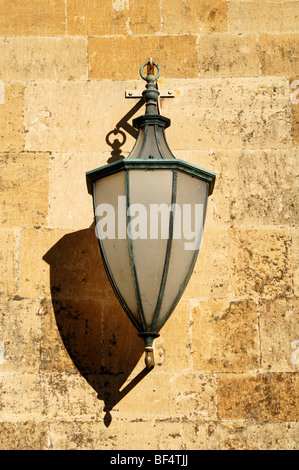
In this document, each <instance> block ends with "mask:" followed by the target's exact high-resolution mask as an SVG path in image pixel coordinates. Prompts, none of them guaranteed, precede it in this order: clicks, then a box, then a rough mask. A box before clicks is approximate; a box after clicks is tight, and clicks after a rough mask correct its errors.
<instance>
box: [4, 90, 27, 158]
mask: <svg viewBox="0 0 299 470" xmlns="http://www.w3.org/2000/svg"><path fill="white" fill-rule="evenodd" d="M2 87H3V88H4V90H3V93H2V95H3V96H2V99H1V101H0V152H10V151H12V152H13V151H21V150H23V149H24V136H25V134H24V125H23V124H24V86H23V85H22V84H21V83H18V82H14V83H3V84H2Z"/></svg>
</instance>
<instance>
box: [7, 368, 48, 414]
mask: <svg viewBox="0 0 299 470" xmlns="http://www.w3.org/2000/svg"><path fill="white" fill-rule="evenodd" d="M45 399H46V398H45V396H44V395H43V393H42V389H41V379H40V375H39V374H38V373H35V374H31V373H24V372H20V373H16V372H9V373H3V374H2V387H1V395H0V420H1V421H4V422H5V421H8V422H9V421H15V422H25V421H38V420H39V419H40V417H41V416H43V415H44V413H43V412H44V400H45Z"/></svg>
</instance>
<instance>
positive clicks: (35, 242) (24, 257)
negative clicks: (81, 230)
mask: <svg viewBox="0 0 299 470" xmlns="http://www.w3.org/2000/svg"><path fill="white" fill-rule="evenodd" d="M63 235H65V232H63V231H62V230H56V231H54V230H48V229H45V230H42V229H25V230H22V232H21V236H20V265H19V292H18V294H19V295H20V296H21V297H25V298H31V297H32V298H33V297H45V296H46V295H49V294H50V293H51V283H50V270H49V266H48V265H47V263H46V261H44V260H43V256H44V255H45V254H46V253H47V251H48V250H49V249H50V248H51V247H52V246H54V245H55V244H56V243H57V242H58V240H59V239H60V238H62V237H63Z"/></svg>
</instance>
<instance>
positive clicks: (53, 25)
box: [0, 0, 66, 36]
mask: <svg viewBox="0 0 299 470" xmlns="http://www.w3.org/2000/svg"><path fill="white" fill-rule="evenodd" d="M0 10H1V18H0V36H35V35H36V36H54V35H55V36H56V35H61V34H65V32H66V21H65V19H66V18H65V0H31V1H30V2H28V1H27V0H14V1H13V2H7V1H6V0H1V1H0Z"/></svg>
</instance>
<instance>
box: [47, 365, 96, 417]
mask: <svg viewBox="0 0 299 470" xmlns="http://www.w3.org/2000/svg"><path fill="white" fill-rule="evenodd" d="M40 382H41V391H42V397H43V416H44V417H45V418H46V419H47V420H48V421H53V420H55V421H56V420H57V421H60V420H67V421H70V420H72V421H73V420H77V419H79V420H80V418H81V419H83V420H86V421H95V420H96V421H98V420H99V418H100V417H101V416H102V414H103V407H102V404H101V402H100V401H99V400H98V398H97V394H96V392H95V390H94V389H93V388H92V387H91V386H90V385H89V384H88V382H87V381H86V380H85V378H84V377H82V376H81V375H80V374H78V373H70V374H63V373H51V374H43V375H42V377H41V379H40Z"/></svg>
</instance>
